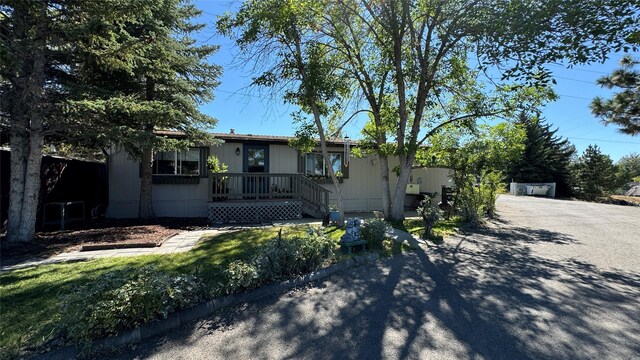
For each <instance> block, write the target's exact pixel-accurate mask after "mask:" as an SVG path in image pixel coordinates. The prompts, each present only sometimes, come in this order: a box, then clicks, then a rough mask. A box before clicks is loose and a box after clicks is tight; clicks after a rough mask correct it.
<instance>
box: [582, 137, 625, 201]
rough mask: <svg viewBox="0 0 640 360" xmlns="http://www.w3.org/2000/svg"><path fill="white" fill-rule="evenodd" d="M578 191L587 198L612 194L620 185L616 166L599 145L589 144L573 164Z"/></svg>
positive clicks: (594, 198) (593, 198) (592, 198)
mask: <svg viewBox="0 0 640 360" xmlns="http://www.w3.org/2000/svg"><path fill="white" fill-rule="evenodd" d="M572 170H573V176H574V179H575V180H574V182H575V186H576V193H577V195H578V197H580V198H582V199H585V200H590V201H593V200H596V198H598V197H602V196H606V195H609V194H611V193H612V192H613V191H614V190H615V189H616V188H617V187H618V186H617V182H616V167H615V165H614V164H613V160H611V158H610V157H609V155H606V154H603V153H602V152H601V151H600V148H598V146H597V145H589V146H588V147H587V148H586V149H585V150H584V153H582V155H581V156H580V157H579V158H578V159H577V160H576V161H575V162H574V163H573V165H572Z"/></svg>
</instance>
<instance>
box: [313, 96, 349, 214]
mask: <svg viewBox="0 0 640 360" xmlns="http://www.w3.org/2000/svg"><path fill="white" fill-rule="evenodd" d="M311 109H312V111H313V119H314V121H315V123H316V127H317V128H318V135H319V137H320V151H321V152H322V158H323V159H324V163H325V164H328V166H327V170H328V171H329V176H330V177H331V182H333V187H334V188H335V189H336V193H337V195H338V198H337V204H336V205H337V206H338V213H339V214H340V219H339V222H340V223H341V224H342V223H344V199H343V198H342V189H341V188H340V181H339V180H338V177H337V176H336V173H335V171H333V167H332V166H331V159H330V158H329V150H327V140H326V138H325V136H324V126H323V125H322V119H321V118H320V111H319V110H318V106H317V105H316V103H315V101H312V105H311ZM342 161H346V159H342Z"/></svg>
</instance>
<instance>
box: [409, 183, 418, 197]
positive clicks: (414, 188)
mask: <svg viewBox="0 0 640 360" xmlns="http://www.w3.org/2000/svg"><path fill="white" fill-rule="evenodd" d="M419 193H420V185H419V184H407V194H411V195H418V194H419Z"/></svg>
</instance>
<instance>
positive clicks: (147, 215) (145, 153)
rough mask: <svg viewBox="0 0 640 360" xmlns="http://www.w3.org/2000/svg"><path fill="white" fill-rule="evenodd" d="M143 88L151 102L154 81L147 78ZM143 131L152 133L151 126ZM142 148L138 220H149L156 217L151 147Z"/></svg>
mask: <svg viewBox="0 0 640 360" xmlns="http://www.w3.org/2000/svg"><path fill="white" fill-rule="evenodd" d="M145 87H146V99H147V101H153V100H154V99H155V96H156V95H155V91H156V84H155V81H154V80H153V79H152V78H151V77H147V79H146V84H145ZM144 130H145V131H147V132H149V133H153V130H154V129H153V125H146V126H145V129H144ZM142 147H143V149H142V159H140V166H141V167H142V174H140V203H139V204H138V218H139V219H140V220H149V219H154V218H155V217H156V215H155V213H154V211H153V147H152V145H151V144H142Z"/></svg>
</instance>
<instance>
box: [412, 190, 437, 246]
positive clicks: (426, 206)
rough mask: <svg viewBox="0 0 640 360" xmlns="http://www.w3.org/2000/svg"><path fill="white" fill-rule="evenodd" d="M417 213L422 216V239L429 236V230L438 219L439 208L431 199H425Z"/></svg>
mask: <svg viewBox="0 0 640 360" xmlns="http://www.w3.org/2000/svg"><path fill="white" fill-rule="evenodd" d="M417 210H418V214H420V216H421V217H422V223H423V224H424V234H423V235H422V238H423V239H429V238H430V237H431V230H432V229H433V225H435V223H436V221H438V220H440V209H438V208H436V207H435V206H433V205H432V204H431V200H430V199H429V200H425V201H424V202H423V203H422V204H421V206H420V207H419V208H418V209H417Z"/></svg>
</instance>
